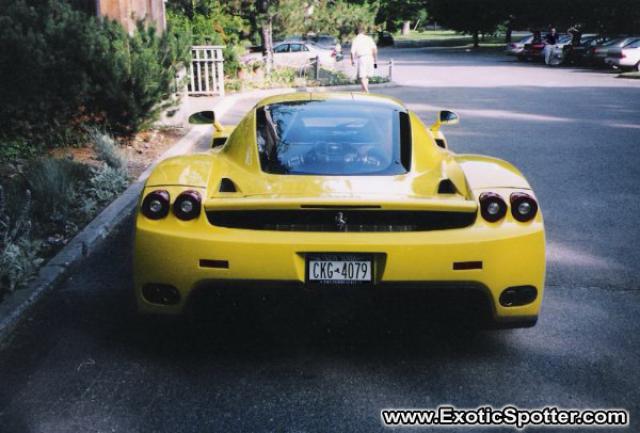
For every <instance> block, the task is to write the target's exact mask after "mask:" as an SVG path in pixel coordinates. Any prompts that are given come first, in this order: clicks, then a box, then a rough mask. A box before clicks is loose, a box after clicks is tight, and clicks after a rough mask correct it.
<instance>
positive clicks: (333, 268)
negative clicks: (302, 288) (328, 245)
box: [307, 255, 373, 284]
mask: <svg viewBox="0 0 640 433" xmlns="http://www.w3.org/2000/svg"><path fill="white" fill-rule="evenodd" d="M372 268H373V260H372V259H371V257H369V256H361V255H353V256H351V255H312V256H308V257H307V281H308V282H311V283H328V284H345V283H370V282H371V281H372V275H373V269H372Z"/></svg>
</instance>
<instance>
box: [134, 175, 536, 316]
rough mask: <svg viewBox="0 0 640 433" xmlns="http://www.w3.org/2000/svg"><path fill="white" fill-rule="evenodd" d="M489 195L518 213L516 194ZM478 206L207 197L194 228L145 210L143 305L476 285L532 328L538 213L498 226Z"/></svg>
mask: <svg viewBox="0 0 640 433" xmlns="http://www.w3.org/2000/svg"><path fill="white" fill-rule="evenodd" d="M150 192H152V191H150V190H148V191H146V193H147V194H148V193H150ZM168 192H169V193H170V195H171V196H173V197H179V196H180V194H182V193H184V191H180V190H179V189H174V188H168ZM491 194H497V195H498V196H499V197H500V200H502V202H504V203H509V204H507V207H512V206H513V203H512V202H513V200H512V198H511V197H512V194H513V191H510V190H506V189H505V190H493V191H491ZM478 200H479V198H478V199H476V200H473V201H471V202H466V201H463V202H461V203H458V204H456V205H455V206H454V205H453V204H451V203H443V202H437V201H433V202H431V203H428V204H425V203H421V204H420V205H418V204H417V203H411V200H395V201H392V200H390V199H389V198H382V197H381V198H380V199H379V200H376V199H375V198H374V199H367V200H353V199H350V200H344V199H334V200H330V199H329V198H328V197H327V198H324V199H323V198H313V199H308V200H303V199H301V198H295V199H293V200H291V199H282V200H280V201H278V200H272V199H271V200H252V199H246V200H245V199H238V200H237V201H238V203H233V204H229V203H222V202H220V203H214V202H207V203H205V205H204V208H203V212H202V213H201V214H200V215H199V216H198V217H197V218H195V219H193V220H189V221H185V220H183V219H181V218H180V216H178V215H176V214H174V213H171V214H169V215H167V217H166V220H164V221H163V222H162V223H159V222H158V221H156V220H152V219H149V218H147V217H146V216H145V215H144V214H142V213H141V214H139V215H138V220H137V232H136V255H135V266H136V293H137V296H138V301H139V306H140V309H141V310H142V311H144V312H155V313H169V314H171V313H174V314H175V313H180V312H181V311H182V310H183V308H184V306H185V305H186V304H187V302H188V299H189V298H190V295H191V293H192V292H193V291H194V290H207V287H215V286H216V284H217V283H220V284H229V283H233V285H234V286H235V287H236V288H237V290H243V289H245V288H247V287H252V286H255V285H270V286H272V287H273V288H277V287H278V286H280V285H286V286H292V285H293V286H297V287H299V288H300V289H309V290H323V288H333V287H340V286H342V287H350V286H358V287H361V288H366V289H368V290H372V291H375V290H378V289H383V288H393V286H394V285H397V286H398V287H400V286H406V285H411V286H413V287H419V288H423V289H425V290H428V289H443V288H446V289H447V290H449V291H456V290H467V289H469V288H472V289H475V290H478V291H480V292H482V293H483V294H484V295H485V296H486V299H487V300H488V301H489V302H490V304H491V307H492V309H493V314H494V318H495V319H496V320H497V321H500V322H517V323H524V324H527V323H533V322H534V321H535V318H536V317H537V315H538V311H539V307H540V302H541V298H542V292H543V287H544V266H545V257H544V242H545V240H544V229H543V224H542V217H541V215H540V213H539V212H537V213H536V215H535V216H534V218H533V220H529V221H525V222H521V221H518V220H517V219H516V218H515V217H514V216H513V215H512V214H511V212H507V213H505V215H504V216H503V217H502V218H501V220H500V221H499V222H495V221H488V220H487V219H485V217H483V216H482V215H483V213H484V212H485V210H482V209H483V208H482V206H483V205H482V203H481V202H480V201H478ZM174 203H175V202H174ZM412 204H413V206H412ZM172 206H173V204H172ZM165 292H166V293H165Z"/></svg>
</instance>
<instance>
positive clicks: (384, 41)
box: [368, 31, 395, 47]
mask: <svg viewBox="0 0 640 433" xmlns="http://www.w3.org/2000/svg"><path fill="white" fill-rule="evenodd" d="M368 35H369V36H371V37H372V38H373V40H374V41H376V45H377V46H379V47H391V46H393V45H394V44H395V40H394V39H393V35H392V34H391V33H390V32H386V31H379V32H373V33H368Z"/></svg>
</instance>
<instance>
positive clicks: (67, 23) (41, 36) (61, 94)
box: [0, 0, 189, 153]
mask: <svg viewBox="0 0 640 433" xmlns="http://www.w3.org/2000/svg"><path fill="white" fill-rule="evenodd" d="M0 8H1V10H2V15H0V53H2V55H1V56H0V100H1V101H2V104H1V105H0V123H1V124H2V125H3V128H2V130H0V138H2V137H4V138H10V139H14V138H16V137H17V138H24V139H26V140H27V141H30V142H32V143H42V144H44V145H49V146H53V145H73V144H80V143H83V142H84V140H85V138H86V137H85V129H84V128H83V126H84V125H86V124H94V125H100V126H102V127H108V128H110V129H111V130H113V131H114V132H115V133H117V134H122V135H127V134H132V133H135V132H136V131H138V130H139V129H140V128H144V127H145V126H146V125H148V124H149V122H151V121H152V120H153V119H154V118H155V117H156V116H157V115H158V113H159V111H160V110H161V109H162V108H163V105H164V103H165V102H166V101H169V95H170V94H171V93H172V92H173V91H174V88H175V80H174V77H175V72H176V68H178V67H179V64H180V63H181V62H184V61H185V60H186V59H187V58H188V54H189V50H188V41H187V40H186V39H185V38H182V37H179V36H176V35H175V34H174V33H172V32H171V31H167V32H165V33H164V34H163V35H162V36H158V35H157V34H156V33H155V31H154V30H153V28H148V29H143V28H142V27H140V28H139V29H138V30H137V31H136V32H135V34H134V35H133V36H129V35H128V34H127V33H126V32H125V31H124V29H123V28H122V27H121V26H120V25H119V24H117V23H115V22H112V21H108V20H103V19H99V18H96V17H92V16H89V15H87V14H85V13H83V12H81V11H76V10H73V9H72V8H71V7H70V6H69V5H68V4H67V3H65V2H64V1H63V0H0ZM0 141H2V142H7V141H6V140H0ZM3 147H4V145H3ZM2 153H7V152H2Z"/></svg>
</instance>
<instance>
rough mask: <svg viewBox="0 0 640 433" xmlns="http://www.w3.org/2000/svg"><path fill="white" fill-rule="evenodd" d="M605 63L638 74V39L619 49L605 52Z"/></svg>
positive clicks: (639, 52) (639, 39)
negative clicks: (631, 70)
mask: <svg viewBox="0 0 640 433" xmlns="http://www.w3.org/2000/svg"><path fill="white" fill-rule="evenodd" d="M605 63H606V64H607V65H610V66H616V67H618V68H621V69H635V70H636V71H639V72H640V37H638V39H636V40H633V41H631V42H629V43H628V44H626V45H624V46H622V47H619V48H610V49H609V50H608V51H607V57H606V58H605Z"/></svg>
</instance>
